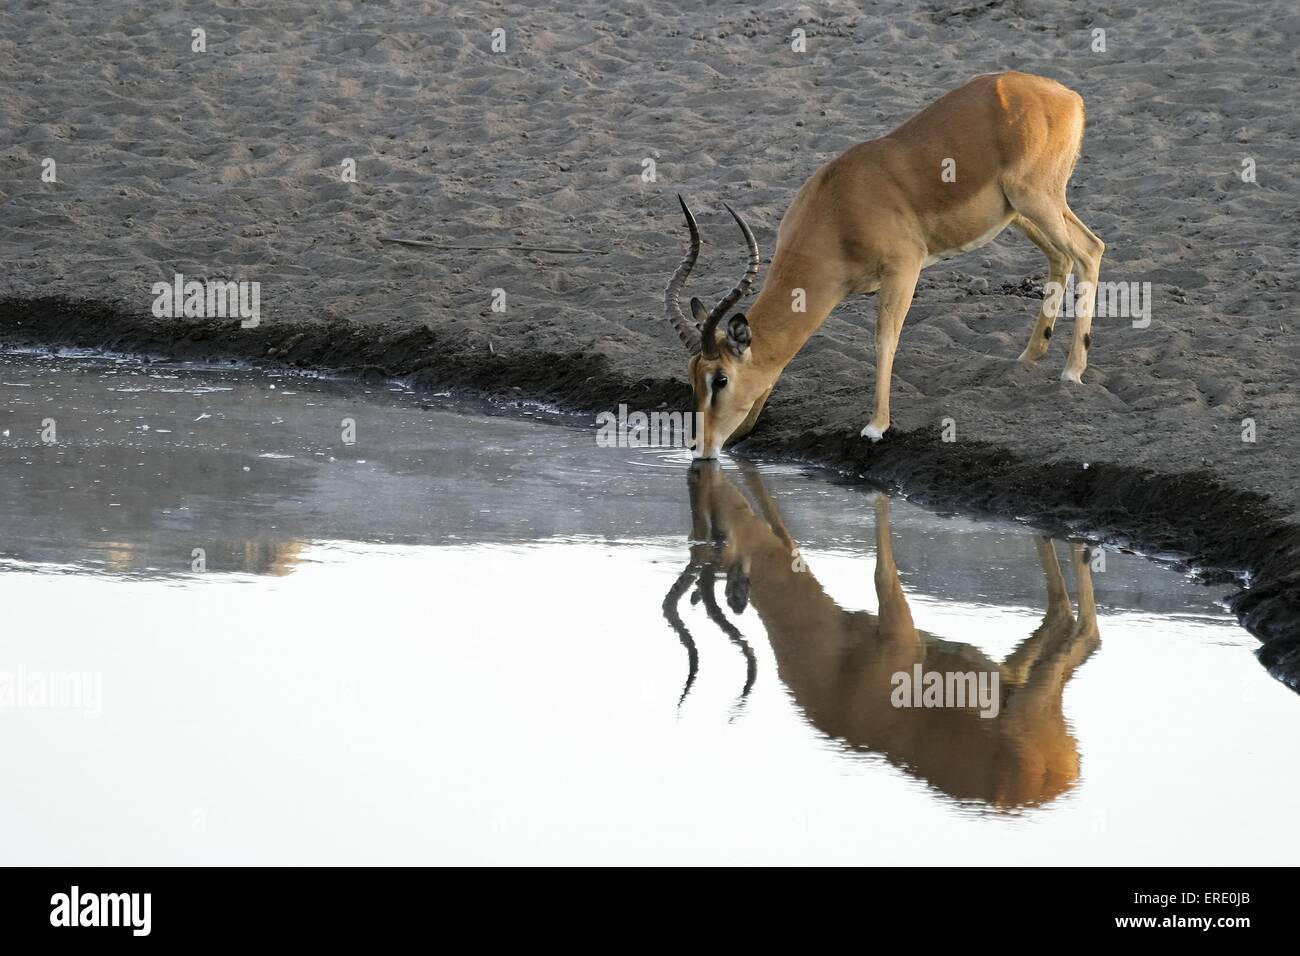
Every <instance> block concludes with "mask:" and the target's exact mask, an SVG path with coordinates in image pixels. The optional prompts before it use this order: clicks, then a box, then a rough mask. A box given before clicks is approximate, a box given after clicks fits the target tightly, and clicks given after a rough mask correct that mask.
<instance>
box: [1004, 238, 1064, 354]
mask: <svg viewBox="0 0 1300 956" xmlns="http://www.w3.org/2000/svg"><path fill="white" fill-rule="evenodd" d="M1012 225H1013V226H1015V227H1016V228H1017V229H1019V230H1020V231H1021V232H1023V233H1024V234H1025V236H1026V237H1027V238H1028V239H1029V241H1030V242H1032V243H1033V244H1034V245H1036V246H1037V247H1038V248H1039V249H1041V250H1043V255H1045V256H1047V287H1046V288H1045V289H1044V290H1043V304H1042V307H1041V308H1040V309H1039V310H1038V318H1037V319H1035V320H1034V326H1033V329H1032V330H1031V331H1030V333H1029V343H1028V344H1027V345H1026V346H1025V350H1024V351H1023V352H1021V353H1020V361H1022V362H1037V361H1038V360H1039V359H1040V358H1042V357H1043V356H1044V355H1046V354H1047V343H1048V341H1049V340H1050V339H1051V338H1052V327H1053V326H1054V325H1056V317H1057V316H1058V315H1060V314H1061V300H1062V299H1063V298H1064V295H1065V283H1066V280H1067V279H1068V278H1069V277H1070V270H1071V269H1073V268H1074V259H1073V258H1071V256H1070V254H1069V253H1068V252H1065V251H1063V250H1061V249H1058V248H1057V247H1056V246H1054V245H1052V243H1051V242H1049V241H1048V239H1047V237H1046V236H1045V235H1043V233H1042V231H1041V230H1039V228H1038V227H1037V226H1035V225H1034V224H1033V223H1032V222H1030V221H1029V220H1028V219H1026V218H1024V217H1023V216H1017V217H1016V218H1015V219H1014V220H1012Z"/></svg>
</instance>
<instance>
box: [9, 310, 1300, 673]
mask: <svg viewBox="0 0 1300 956" xmlns="http://www.w3.org/2000/svg"><path fill="white" fill-rule="evenodd" d="M0 342H3V343H4V344H5V345H7V346H10V347H54V346H68V347H78V348H91V349H101V350H105V351H112V352H122V353H134V354H141V355H146V356H149V355H155V356H160V357H166V358H169V359H174V360H185V361H206V362H220V361H231V360H235V361H242V362H250V363H253V364H276V365H282V366H289V367H295V368H300V369H310V370H316V371H330V372H337V373H341V374H345V375H355V376H357V377H360V378H401V379H404V380H407V381H409V382H411V383H412V384H413V385H415V386H416V387H419V388H428V389H435V388H436V389H445V388H447V387H451V388H454V389H460V390H465V391H470V392H474V393H478V394H483V395H487V396H490V397H493V398H496V399H501V400H506V401H514V402H519V401H540V402H546V403H549V404H553V405H555V406H558V407H559V408H561V409H563V410H566V411H571V412H575V413H579V412H581V413H588V412H595V411H598V410H602V409H609V408H613V407H616V406H617V405H618V404H619V403H621V402H629V401H630V400H633V401H635V402H636V403H637V404H638V405H639V407H641V408H657V407H666V408H684V407H686V405H687V403H688V398H689V391H688V388H687V386H686V385H685V383H684V382H682V381H679V380H676V379H672V378H642V379H637V380H632V379H630V378H629V377H627V376H626V375H621V374H619V373H618V372H617V371H616V370H615V369H613V368H612V367H611V365H610V363H609V362H608V361H607V360H606V359H605V358H604V357H603V356H602V355H600V354H598V353H597V354H593V353H592V352H591V351H589V350H583V349H575V350H572V351H547V350H537V349H532V350H530V349H519V348H515V349H511V350H508V351H503V352H497V351H496V350H494V349H491V348H485V347H484V346H483V343H482V342H477V341H472V340H469V339H467V338H466V337H465V336H463V335H459V334H456V333H455V332H452V331H442V332H440V331H437V330H435V329H434V328H433V327H432V326H429V325H416V326H410V325H406V326H396V327H384V326H378V327H376V326H368V327H366V328H358V327H356V326H354V325H349V324H348V323H345V322H341V321H340V322H320V321H308V322H304V323H299V324H294V323H289V322H284V321H277V322H276V323H275V324H274V325H264V326H262V327H260V328H257V329H241V328H239V326H238V323H237V322H236V321H235V320H185V321H184V323H183V324H180V323H178V321H177V320H159V319H155V318H153V317H152V316H149V315H147V314H144V315H142V314H139V313H134V312H131V311H129V310H127V309H125V308H123V307H122V306H121V305H119V304H113V303H104V302H94V301H71V300H68V299H62V298H37V299H19V298H5V299H0ZM632 397H634V398H632ZM812 412H813V414H815V410H812ZM809 413H810V410H809V409H806V408H800V409H793V410H792V409H790V408H787V407H783V406H782V405H781V404H780V403H775V402H774V403H773V404H772V405H769V407H768V410H767V411H766V412H765V413H764V417H763V419H762V420H761V422H760V424H759V426H758V428H757V429H756V430H755V431H754V433H753V435H752V436H751V437H750V438H749V439H748V440H747V441H745V442H744V443H743V444H741V445H739V446H737V448H736V449H735V451H736V452H738V453H741V454H745V453H752V454H761V455H763V456H769V457H780V458H784V459H790V460H798V461H803V462H808V463H810V464H817V465H822V466H826V467H829V468H832V469H835V470H837V471H839V472H841V473H843V474H845V475H848V476H852V477H855V478H865V479H869V480H871V481H875V482H879V483H884V484H888V485H890V486H893V487H897V488H898V489H900V490H901V491H903V492H904V493H906V494H907V495H909V496H910V497H913V498H915V499H917V500H919V501H923V502H925V503H927V504H930V505H932V506H938V507H943V508H951V509H954V510H963V511H975V512H981V513H987V514H991V515H997V516H1001V517H1014V518H1019V519H1021V520H1025V521H1028V522H1030V523H1032V524H1034V525H1037V526H1040V527H1042V528H1044V529H1047V530H1051V531H1057V532H1060V531H1065V532H1069V533H1071V534H1074V535H1080V536H1088V537H1094V538H1097V539H1099V540H1102V541H1105V542H1108V543H1112V544H1118V545H1120V546H1122V547H1128V548H1132V549H1136V550H1139V551H1142V552H1143V553H1147V554H1154V555H1160V556H1177V557H1178V559H1179V560H1180V561H1181V562H1182V563H1184V564H1186V565H1187V566H1188V567H1190V568H1194V569H1196V571H1197V573H1198V574H1199V575H1200V576H1201V577H1202V578H1203V579H1204V580H1205V581H1206V583H1207V584H1209V585H1226V584H1228V583H1230V582H1231V583H1233V584H1234V585H1239V584H1240V583H1241V582H1242V576H1243V574H1244V576H1245V581H1246V582H1248V587H1245V588H1241V587H1237V590H1236V593H1234V594H1233V595H1232V596H1231V598H1230V599H1229V604H1230V607H1231V608H1232V610H1233V611H1234V612H1235V613H1236V614H1237V616H1238V618H1239V619H1240V621H1241V623H1242V624H1243V625H1244V626H1245V627H1246V628H1247V629H1248V630H1249V631H1250V632H1251V633H1253V634H1254V635H1256V636H1257V637H1258V638H1259V639H1260V640H1261V641H1262V642H1263V646H1262V647H1261V649H1260V651H1259V656H1260V659H1261V661H1262V662H1263V663H1264V665H1265V666H1266V667H1267V668H1268V669H1269V671H1270V672H1271V673H1272V674H1273V675H1274V676H1275V677H1277V678H1278V679H1279V680H1281V681H1283V682H1284V683H1286V684H1287V685H1288V686H1290V687H1292V688H1295V689H1300V528H1297V527H1296V526H1295V525H1294V524H1292V523H1290V522H1289V521H1287V520H1286V512H1285V511H1284V510H1283V509H1282V508H1279V507H1277V506H1276V505H1274V504H1273V503H1271V502H1270V501H1269V499H1268V498H1267V497H1265V496H1263V495H1261V494H1257V493H1255V492H1252V491H1245V490H1240V489H1234V488H1231V487H1228V486H1226V485H1225V484H1224V483H1223V482H1221V481H1217V480H1216V479H1215V478H1213V477H1212V476H1211V475H1209V474H1204V473H1198V472H1180V473H1161V472H1157V471H1153V470H1150V469H1145V468H1137V467H1125V466H1122V465H1116V464H1112V463H1104V462H1099V463H1086V464H1085V463H1084V462H1081V461H1063V460H1062V461H1051V462H1043V461H1035V460H1030V459H1027V458H1026V457H1022V456H1020V455H1017V454H1016V453H1015V452H1013V451H1012V450H1010V449H1007V448H1003V447H998V446H996V445H994V444H991V443H984V442H978V441H969V440H963V441H959V442H944V441H942V440H941V437H940V432H939V428H938V426H937V425H936V426H930V427H925V428H920V429H916V430H912V431H904V430H897V429H895V430H891V431H890V432H889V433H888V434H887V435H886V437H885V439H884V440H883V441H881V442H880V443H879V444H872V443H870V442H867V441H864V440H862V439H861V438H859V437H857V436H856V434H853V435H850V434H847V433H846V432H845V430H844V429H843V428H838V427H834V428H832V427H823V428H818V427H816V426H815V425H812V424H810V422H809V421H808V415H809Z"/></svg>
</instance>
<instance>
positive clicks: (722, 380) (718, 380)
mask: <svg viewBox="0 0 1300 956" xmlns="http://www.w3.org/2000/svg"><path fill="white" fill-rule="evenodd" d="M726 387H727V376H725V375H723V374H722V373H721V372H719V373H718V374H717V375H715V376H713V390H714V391H715V392H720V391H722V390H723V389H724V388H726Z"/></svg>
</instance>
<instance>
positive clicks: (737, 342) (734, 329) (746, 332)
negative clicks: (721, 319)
mask: <svg viewBox="0 0 1300 956" xmlns="http://www.w3.org/2000/svg"><path fill="white" fill-rule="evenodd" d="M753 340H754V333H753V332H751V331H750V328H749V320H748V319H747V318H745V314H744V313H743V312H738V313H736V314H735V315H733V316H732V317H731V318H729V319H728V320H727V345H729V346H730V347H731V350H732V351H733V352H735V353H736V354H737V355H744V354H745V350H746V349H748V348H749V343H750V342H752V341H753Z"/></svg>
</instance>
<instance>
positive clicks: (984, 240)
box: [921, 219, 1011, 269]
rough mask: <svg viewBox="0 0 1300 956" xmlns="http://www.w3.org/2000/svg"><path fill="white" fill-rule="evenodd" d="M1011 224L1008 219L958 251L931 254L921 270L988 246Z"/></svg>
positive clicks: (960, 247) (946, 250)
mask: <svg viewBox="0 0 1300 956" xmlns="http://www.w3.org/2000/svg"><path fill="white" fill-rule="evenodd" d="M1010 222H1011V220H1010V219H1008V220H1007V221H1006V222H1003V223H999V224H998V225H996V226H994V227H993V228H992V229H990V230H989V231H988V232H986V233H984V235H982V236H980V237H979V238H978V239H974V240H972V241H971V242H968V243H966V244H965V245H964V246H958V247H957V248H956V249H945V250H944V251H943V252H933V253H931V254H930V255H928V256H926V257H925V261H924V262H923V263H921V268H922V269H928V268H929V267H930V266H932V265H934V264H935V263H936V262H942V261H943V260H945V259H951V258H953V257H954V256H959V255H961V254H962V253H963V252H970V251H971V250H972V249H978V248H979V247H980V246H986V245H988V244H989V243H990V242H992V241H993V240H994V239H995V238H997V236H998V234H999V233H1000V232H1002V230H1003V229H1005V228H1007V226H1008V225H1009V224H1010Z"/></svg>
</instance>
